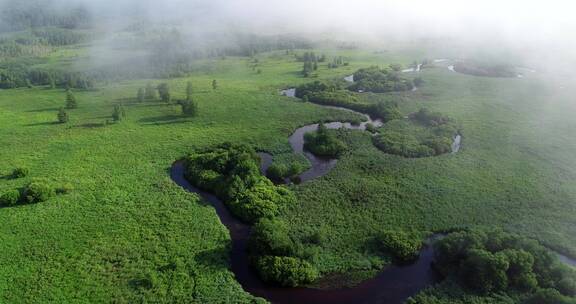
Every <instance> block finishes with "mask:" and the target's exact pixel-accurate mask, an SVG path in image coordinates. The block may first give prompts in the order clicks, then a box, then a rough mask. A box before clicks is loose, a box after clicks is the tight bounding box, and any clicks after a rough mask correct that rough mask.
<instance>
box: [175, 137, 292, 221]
mask: <svg viewBox="0 0 576 304" xmlns="http://www.w3.org/2000/svg"><path fill="white" fill-rule="evenodd" d="M259 162H260V158H259V157H258V155H257V154H256V152H255V151H254V149H252V148H250V147H248V146H245V145H233V144H229V143H227V144H223V145H220V146H218V147H215V148H210V149H206V150H200V151H195V152H194V153H192V154H190V155H189V156H188V157H187V158H186V161H185V163H186V170H185V175H186V178H187V179H188V180H189V181H190V182H191V183H192V184H193V185H195V186H197V187H199V188H201V189H204V190H207V191H210V192H213V193H214V194H216V195H217V196H218V197H219V198H221V199H222V200H223V201H224V202H225V203H226V204H227V206H228V207H229V208H230V210H231V211H232V212H233V213H234V215H236V216H238V217H239V218H241V219H242V220H244V221H246V222H256V221H257V220H258V219H259V218H261V217H273V216H275V215H276V214H278V212H279V211H280V209H281V208H282V207H283V206H285V205H287V204H292V203H293V202H294V201H295V200H296V198H295V196H294V194H293V193H292V192H291V191H290V190H288V189H287V188H284V187H283V186H276V185H274V184H273V183H272V182H271V181H270V180H269V179H267V178H266V177H264V176H262V174H261V173H260V168H259Z"/></svg>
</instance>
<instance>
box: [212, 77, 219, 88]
mask: <svg viewBox="0 0 576 304" xmlns="http://www.w3.org/2000/svg"><path fill="white" fill-rule="evenodd" d="M212 89H213V90H216V89H218V82H217V81H216V79H214V80H212Z"/></svg>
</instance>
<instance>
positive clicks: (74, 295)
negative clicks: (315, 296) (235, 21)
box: [0, 18, 576, 303]
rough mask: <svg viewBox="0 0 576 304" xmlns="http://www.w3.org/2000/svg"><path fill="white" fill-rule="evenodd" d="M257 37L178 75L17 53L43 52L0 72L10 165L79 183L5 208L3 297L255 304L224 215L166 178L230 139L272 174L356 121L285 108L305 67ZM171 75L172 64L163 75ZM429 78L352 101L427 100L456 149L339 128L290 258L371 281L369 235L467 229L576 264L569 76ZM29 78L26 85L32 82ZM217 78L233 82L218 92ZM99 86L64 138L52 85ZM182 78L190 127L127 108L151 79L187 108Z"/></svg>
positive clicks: (357, 54) (85, 94)
mask: <svg viewBox="0 0 576 304" xmlns="http://www.w3.org/2000/svg"><path fill="white" fill-rule="evenodd" d="M0 19H2V18H0ZM162 34H163V33H160V35H162ZM142 36H145V37H150V36H153V34H151V35H142ZM132 37H133V36H128V37H127V38H128V39H126V40H127V41H128V40H129V39H131V38H132ZM121 38H122V39H124V37H121ZM274 39H276V38H274ZM253 41H254V42H246V43H244V44H242V43H239V44H240V45H241V46H242V48H241V49H237V48H234V49H230V52H229V53H226V52H224V51H223V50H215V51H214V52H210V53H208V52H206V53H205V54H203V55H202V56H206V57H194V58H209V59H207V60H200V61H198V64H196V65H189V64H188V65H187V64H181V65H180V66H177V65H172V64H171V62H173V60H176V59H177V58H179V57H178V56H174V57H170V58H166V60H158V61H154V63H153V65H152V66H146V65H140V64H126V62H132V61H124V60H126V59H122V56H125V54H126V53H128V54H129V56H133V55H134V54H135V53H134V52H133V49H134V48H127V49H126V50H120V51H119V52H118V53H114V56H113V57H115V58H118V62H121V63H122V64H114V66H115V67H122V68H121V69H119V68H115V67H114V68H107V69H104V68H102V67H100V68H98V67H93V65H89V66H90V69H93V70H87V69H85V68H83V67H82V65H81V63H82V61H83V60H85V59H86V55H85V54H86V51H87V49H88V48H87V47H86V46H84V45H74V46H73V47H52V46H49V45H38V44H36V45H30V46H28V45H24V44H18V47H17V48H18V49H19V50H22V52H24V53H26V54H30V56H39V57H38V58H36V57H35V58H18V61H19V62H15V61H11V59H10V58H6V57H4V56H0V58H1V60H0V61H3V60H6V61H3V62H2V63H0V65H1V67H0V75H3V76H0V78H1V79H5V78H2V77H6V78H8V80H7V81H6V82H0V83H5V84H7V85H13V84H14V83H18V86H19V87H22V88H21V89H18V90H0V109H1V111H0V122H1V124H2V128H3V131H5V132H0V133H1V135H0V143H1V144H2V145H1V146H2V147H3V149H0V156H1V159H2V160H3V161H2V162H0V170H1V171H2V172H10V170H11V169H12V168H14V167H17V166H26V167H29V168H31V169H32V170H33V171H32V172H34V176H38V177H46V178H49V180H51V181H52V180H53V181H54V182H55V184H58V185H62V184H66V183H70V182H73V183H74V185H75V186H76V189H77V190H75V191H74V192H73V193H71V194H70V195H66V196H58V197H54V198H53V199H51V200H50V203H46V204H35V205H30V206H25V208H24V207H18V208H2V209H1V212H0V218H1V221H2V231H1V233H0V237H1V238H2V242H1V243H2V247H1V250H0V253H1V254H0V255H1V258H0V264H1V265H0V266H1V267H0V277H1V278H2V280H0V290H1V291H0V293H1V297H2V299H1V300H0V302H6V303H34V302H68V301H70V299H90V301H92V302H120V303H122V302H128V303H131V302H134V303H140V302H155V303H157V302H174V303H176V302H186V303H187V302H199V303H211V302H242V303H246V302H251V301H254V299H253V297H251V296H250V295H249V294H247V293H246V292H244V291H243V290H242V288H241V286H240V285H239V284H238V283H237V282H236V280H235V279H234V276H233V274H232V273H231V271H230V270H229V262H228V255H229V248H230V237H229V234H228V233H227V231H226V229H225V228H224V227H223V226H222V225H221V223H220V222H219V221H218V218H217V216H216V214H215V212H214V210H213V208H211V207H210V206H206V204H202V203H200V202H199V198H198V196H197V195H193V194H189V193H186V192H185V191H184V190H182V189H180V188H179V187H178V186H177V185H175V184H173V183H172V182H171V181H170V180H169V177H168V174H167V170H166V169H167V168H168V167H169V166H170V164H171V163H172V162H173V160H174V159H176V158H177V157H179V156H181V155H183V154H184V153H187V152H189V149H190V148H191V147H192V148H194V149H202V148H204V147H209V146H213V145H217V144H220V143H222V142H225V141H234V142H248V143H250V145H253V146H254V147H257V148H258V149H259V150H263V151H269V152H270V153H271V154H273V156H274V160H275V162H276V160H277V159H281V158H282V157H286V156H287V155H292V153H291V150H290V146H289V145H288V142H287V140H286V138H287V137H288V136H289V135H290V134H291V132H293V130H294V129H296V128H297V127H299V126H302V125H306V124H310V123H313V122H318V121H337V120H340V121H350V120H353V119H358V118H359V116H357V115H354V114H352V113H347V112H345V111H338V110H334V109H327V108H322V107H318V106H316V105H314V104H310V103H302V102H287V100H286V98H285V97H281V96H276V91H277V89H278V88H285V87H288V86H289V85H299V84H301V83H304V82H307V81H309V80H307V79H304V78H302V77H301V74H300V73H299V72H300V71H301V68H302V63H301V62H295V61H294V58H293V56H290V55H284V54H285V52H284V51H282V52H270V53H260V52H261V51H264V50H266V49H267V48H270V49H274V48H277V47H282V46H287V48H289V47H292V46H295V47H296V48H298V46H299V45H298V44H292V42H290V39H285V40H278V41H276V42H272V41H271V42H270V43H267V42H266V43H260V42H261V41H262V40H257V39H254V40H253ZM267 41H270V40H267ZM146 43H148V42H146ZM234 43H235V41H234ZM153 44H154V43H152V42H150V45H153ZM10 45H13V43H12V42H11V43H10ZM162 45H164V46H166V45H167V44H166V43H165V42H163V44H162ZM288 45H292V46H288ZM254 46H257V48H255V47H254ZM0 48H1V47H0ZM10 48H11V47H10V46H9V47H7V49H10ZM254 50H256V52H254ZM124 51H125V52H124ZM232 52H235V53H236V54H238V55H241V54H244V53H247V54H248V53H251V54H252V55H253V56H254V57H255V58H257V59H259V68H262V69H263V70H264V74H263V75H265V77H263V75H257V74H256V73H254V71H253V70H251V69H250V65H249V61H251V60H253V59H252V58H247V57H228V58H226V59H225V60H224V59H220V56H222V55H223V54H231V53H232ZM297 52H302V51H297ZM317 52H318V53H320V52H325V53H326V54H328V56H329V58H333V57H337V56H342V57H344V58H347V59H348V58H349V59H350V60H349V66H344V65H343V66H341V67H339V68H338V69H328V68H326V67H325V65H319V67H318V70H317V71H316V73H315V74H317V75H318V79H320V80H322V81H326V80H329V79H337V78H339V79H340V78H341V77H343V76H345V75H350V74H351V73H353V72H354V71H355V70H357V69H359V68H362V67H366V66H370V65H375V64H380V65H382V64H384V63H389V62H402V63H403V64H406V63H410V62H411V61H412V60H413V59H414V56H419V57H420V58H422V57H423V56H433V55H432V54H428V55H427V54H424V48H421V47H418V48H416V49H413V50H411V53H404V52H403V53H398V52H395V51H389V52H386V53H376V52H373V51H372V50H360V49H356V50H351V49H338V50H318V51H317ZM160 53H161V52H159V51H158V52H156V55H155V56H158V54H160ZM286 53H288V52H286ZM175 55H177V54H175ZM458 55H459V54H455V56H458ZM447 56H450V54H447ZM180 58H184V57H180ZM130 59H131V58H130ZM121 60H122V61H121ZM8 61H10V62H8ZM134 62H137V63H140V61H134ZM144 62H151V61H148V58H146V61H144ZM168 64H170V67H171V68H166V69H158V70H155V69H156V68H157V67H161V66H162V65H168ZM76 68H78V70H76ZM172 68H174V70H173V69H172ZM135 69H137V70H135ZM140 69H148V70H152V69H154V71H155V73H151V72H147V71H144V70H140ZM420 75H421V77H422V79H423V80H424V81H425V82H426V85H425V86H423V87H422V88H420V89H419V90H418V91H415V92H402V93H390V94H385V93H384V94H369V93H368V94H356V93H353V92H351V94H353V95H354V96H355V97H356V98H357V100H358V103H359V104H360V105H375V104H377V103H378V102H389V101H392V102H391V103H395V104H396V109H397V110H399V111H398V113H402V116H404V115H406V114H407V113H411V112H414V111H417V110H418V109H420V108H422V107H424V106H425V107H427V108H429V109H431V110H433V111H439V112H441V113H443V114H446V115H449V116H450V117H452V118H454V119H456V120H457V121H458V122H461V123H462V125H463V128H464V130H465V131H466V133H465V136H466V137H465V142H464V146H463V149H462V150H461V153H457V154H454V155H450V156H447V157H430V158H422V159H405V158H401V157H396V156H394V155H388V154H385V153H382V152H381V151H379V150H377V149H375V148H374V147H373V144H372V142H371V137H370V136H369V134H368V133H366V132H355V131H350V132H344V133H343V134H342V136H341V137H339V138H340V139H341V140H342V141H344V142H345V143H346V144H347V145H348V147H349V149H348V152H347V153H345V154H343V155H342V157H341V158H340V159H339V161H338V164H337V165H336V167H335V168H334V169H333V171H331V172H330V173H329V174H328V175H327V176H324V177H322V178H319V179H316V180H314V181H311V182H307V183H304V184H302V185H298V186H293V188H292V190H293V191H294V192H295V193H296V195H297V198H298V200H297V202H296V203H295V204H289V205H288V206H287V208H281V210H280V214H279V215H278V216H277V217H276V218H277V219H279V220H282V221H283V222H284V223H286V225H287V226H288V227H289V231H288V234H289V237H290V239H291V240H292V241H293V242H294V244H295V248H296V249H297V252H302V251H307V252H308V253H309V255H304V254H301V253H298V254H296V255H294V256H292V257H294V258H300V259H302V260H304V261H306V262H307V263H309V264H311V265H313V266H314V267H315V268H316V269H317V270H318V272H319V273H322V274H326V273H347V272H353V273H358V272H362V273H366V274H365V275H364V278H365V277H366V276H370V275H373V274H374V273H375V272H376V271H377V270H379V269H381V268H382V267H383V266H385V265H387V264H388V263H389V262H390V257H389V256H388V255H387V253H382V252H373V251H370V250H366V248H367V244H372V242H373V237H374V232H375V231H385V230H394V231H397V230H404V231H411V230H416V231H443V230H445V229H451V228H453V227H460V226H498V227H506V228H507V229H510V230H514V231H516V232H519V233H522V234H523V235H528V236H531V237H534V238H538V239H539V240H540V241H542V242H545V244H546V245H547V246H550V247H552V248H555V249H556V250H558V251H561V252H563V253H565V254H567V255H570V256H574V255H575V254H576V247H575V245H574V244H576V242H575V240H574V235H575V234H574V231H573V225H570V224H569V223H572V222H574V213H573V212H572V210H573V204H572V202H573V201H574V198H575V197H576V192H575V190H574V189H576V186H575V185H574V181H575V180H576V178H575V177H576V172H575V170H574V166H573V157H574V155H576V152H575V151H574V147H575V146H574V136H571V134H572V133H573V130H574V123H573V122H574V120H573V119H572V114H571V113H574V106H573V103H572V100H573V96H574V94H575V92H574V85H573V84H571V83H568V82H566V83H565V84H564V85H565V89H564V90H563V91H558V90H556V89H553V87H552V86H549V85H548V84H547V83H546V82H544V81H542V80H543V79H546V78H547V77H548V75H542V77H525V78H524V79H521V80H520V79H493V78H480V77H466V76H464V75H460V74H456V73H451V72H449V71H447V70H446V69H445V68H443V69H440V68H434V67H433V66H430V67H429V68H426V69H424V70H423V71H422V72H421V73H420ZM69 76H71V77H69ZM10 77H13V78H11V79H12V82H11V80H10ZM158 77H177V78H175V79H166V78H163V79H158ZM26 79H28V80H30V82H31V83H32V84H33V85H34V87H33V88H25V86H26ZM75 79H77V80H75ZM136 79H140V80H136ZM212 79H219V80H221V81H222V83H223V84H225V85H224V86H222V87H221V88H220V89H219V90H217V91H212V90H211V86H210V84H211V81H212ZM68 80H71V81H70V82H69V81H68ZM89 80H91V81H95V80H97V81H98V83H97V84H98V88H99V90H98V91H92V90H74V92H75V94H76V95H77V97H78V100H79V101H81V106H80V107H79V108H78V109H76V110H74V112H73V115H71V116H70V123H69V125H68V126H67V127H66V128H64V127H62V126H58V125H55V124H54V123H53V122H54V118H55V117H54V116H55V112H56V111H57V110H58V109H59V108H60V107H61V106H62V102H63V98H62V97H63V91H62V90H60V89H58V90H55V89H54V87H60V88H64V87H66V86H69V87H74V88H75V86H76V84H78V85H86V86H88V85H89V84H90V81H89ZM188 81H193V82H194V84H195V93H194V101H195V102H196V103H197V104H198V105H199V107H200V108H201V109H202V115H199V116H197V118H196V119H185V118H183V117H182V115H181V113H180V107H178V106H170V105H159V104H157V103H156V101H157V100H156V98H157V97H155V98H152V99H150V100H149V101H150V102H146V103H143V104H139V103H132V102H131V101H132V100H133V99H134V98H133V97H134V95H135V93H136V91H137V89H138V88H142V87H144V86H145V85H146V83H147V82H152V83H154V84H157V83H160V82H167V83H169V85H170V87H171V88H172V89H173V92H174V96H173V97H174V98H175V99H179V98H185V96H184V95H183V94H184V92H185V88H186V83H187V82H188ZM51 83H54V86H51V85H50V84H51ZM70 83H73V84H74V85H70ZM563 83H564V81H563ZM555 84H557V83H555ZM1 85H2V84H0V86H1ZM40 85H42V86H43V87H40ZM92 85H94V83H92ZM7 87H13V86H7ZM3 88H4V87H3ZM342 88H343V87H342ZM554 88H555V87H554ZM153 91H154V89H153ZM179 92H180V93H179ZM155 93H157V92H155ZM121 101H123V102H124V104H125V107H126V109H127V110H128V111H129V114H130V115H129V116H128V117H127V118H126V119H125V121H123V123H122V124H115V125H111V126H107V127H106V128H98V127H94V125H97V124H99V123H102V119H107V118H109V117H110V113H111V111H112V108H113V105H114V104H117V103H119V102H121ZM152 101H154V102H152ZM363 112H364V111H363ZM366 113H368V111H366ZM398 123H399V122H398V121H394V122H393V123H391V124H390V125H387V126H385V127H384V128H388V127H391V128H394V127H395V124H398ZM410 123H411V125H410V126H411V127H412V125H415V126H423V125H422V124H420V123H419V122H416V121H411V122H410ZM384 128H382V129H384ZM31 143H33V144H31ZM303 163H304V164H305V159H304V162H303ZM134 168H138V170H134ZM28 182H29V180H28V179H27V178H22V179H15V180H12V179H9V178H6V179H2V180H0V192H1V193H4V192H6V191H11V190H13V189H21V188H23V187H25V186H26V184H27V183H28ZM39 224H41V225H40V226H39ZM39 227H41V228H39ZM312 253H314V254H312ZM308 256H313V258H308ZM458 292H461V293H462V294H465V296H463V297H464V298H465V299H467V302H466V301H460V302H458V301H459V300H454V299H456V298H457V296H458V294H456V295H454V294H453V293H450V294H449V297H448V296H446V297H443V298H442V299H447V298H450V299H451V300H450V301H451V302H450V303H474V302H473V301H477V302H478V303H498V301H500V302H503V300H501V299H502V298H503V297H504V296H501V295H490V296H478V295H473V294H470V291H469V290H467V289H466V290H459V291H458ZM446 294H448V293H447V292H446ZM536 294H540V295H539V296H538V297H537V295H534V296H533V297H534V299H535V300H534V301H533V302H531V303H542V302H541V301H540V300H542V299H546V300H548V299H552V300H550V301H552V302H554V303H557V302H560V300H558V301H554V300H555V299H560V298H562V299H564V298H565V297H564V296H561V295H560V293H559V292H557V291H555V290H548V291H539V292H537V293H536ZM485 298H486V299H489V300H483V299H485ZM478 299H480V300H478ZM481 301H482V302H481ZM539 301H540V302H539ZM563 301H564V300H563ZM508 303H513V302H511V301H508Z"/></svg>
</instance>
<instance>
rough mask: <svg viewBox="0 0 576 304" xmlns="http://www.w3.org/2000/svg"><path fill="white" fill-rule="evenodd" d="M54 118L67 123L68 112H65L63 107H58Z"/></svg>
mask: <svg viewBox="0 0 576 304" xmlns="http://www.w3.org/2000/svg"><path fill="white" fill-rule="evenodd" d="M56 118H57V119H58V122H59V123H67V122H68V120H69V119H70V118H69V117H68V113H67V112H66V110H64V108H60V110H58V114H57V115H56Z"/></svg>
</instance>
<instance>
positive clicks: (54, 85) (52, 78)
mask: <svg viewBox="0 0 576 304" xmlns="http://www.w3.org/2000/svg"><path fill="white" fill-rule="evenodd" d="M48 83H49V85H50V88H51V89H55V88H56V81H54V77H52V75H50V76H48Z"/></svg>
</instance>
